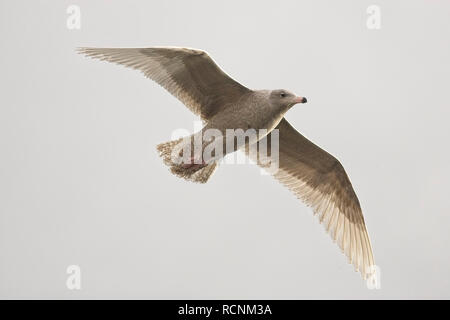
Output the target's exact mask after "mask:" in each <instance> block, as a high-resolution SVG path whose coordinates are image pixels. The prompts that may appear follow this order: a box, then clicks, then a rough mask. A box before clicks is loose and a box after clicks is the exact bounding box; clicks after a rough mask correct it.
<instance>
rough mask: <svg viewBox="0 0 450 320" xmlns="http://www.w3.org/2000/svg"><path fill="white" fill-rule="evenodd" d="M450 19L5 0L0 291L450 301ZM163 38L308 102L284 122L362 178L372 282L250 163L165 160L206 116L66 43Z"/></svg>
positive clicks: (439, 8) (384, 9) (293, 8)
mask: <svg viewBox="0 0 450 320" xmlns="http://www.w3.org/2000/svg"><path fill="white" fill-rule="evenodd" d="M72 4H75V5H78V6H79V7H80V9H81V29H80V30H69V29H68V28H67V26H66V20H67V18H68V14H67V13H66V9H67V7H68V6H69V5H72ZM371 4H376V5H378V6H379V7H380V9H381V29H379V30H369V29H368V28H367V27H366V20H367V17H368V15H367V13H366V9H367V7H368V6H369V5H371ZM449 16H450V3H449V2H448V1H443V0H442V1H432V2H431V1H425V0H422V1H418V0H415V1H406V0H405V1H386V0H385V1H375V2H374V1H366V0H364V1H339V2H338V1H331V0H330V1H323V0H320V1H318V0H315V1H312V0H311V1H226V2H224V1H195V2H194V1H164V2H161V3H156V2H155V3H154V2H153V1H112V0H108V1H106V0H104V1H80V0H73V1H56V0H54V1H23V0H22V1H1V2H0V25H1V28H0V37H1V39H2V50H1V59H0V68H1V70H2V72H1V74H0V85H1V87H2V88H3V90H2V94H1V95H0V164H1V166H0V195H1V201H0V297H1V298H71V299H79V298H149V299H152V298H209V299H215V298H235V299H239V298H242V299H248V298H252V299H298V298H326V299H328V298H339V299H346V298H356V299H366V298H367V299H381V298H387V299H390V298H450V277H449V270H450V254H449V252H450V245H449V242H450V234H449V223H450V215H449V211H450V210H449V209H450V202H449V199H448V190H449V187H450V182H449V181H450V168H449V161H450V152H449V151H448V140H449V137H450V129H449V127H448V119H449V116H450V110H449V103H448V100H449V98H448V85H449V80H450V79H449V78H450V64H449V60H448V57H449V56H450V42H449V41H448V39H449V36H450V20H449V19H448V17H449ZM162 45H173V46H188V47H193V48H200V49H204V50H207V51H208V52H209V53H210V54H211V56H212V57H213V58H214V59H215V60H216V62H217V63H218V64H219V65H220V66H221V67H222V68H223V69H224V70H225V71H226V72H227V73H228V74H230V75H231V76H232V77H234V78H235V79H236V80H237V81H239V82H241V83H242V84H244V85H246V86H248V87H250V88H254V89H275V88H285V89H288V90H291V91H293V92H295V93H297V94H299V95H304V96H306V97H308V101H309V102H308V103H307V104H305V105H301V106H299V107H297V108H294V109H292V110H291V111H289V113H288V114H287V119H288V120H289V121H290V122H291V123H292V124H293V125H294V126H295V127H296V128H297V129H298V130H299V131H300V132H302V133H303V134H304V135H306V136H307V137H308V138H310V139H311V140H312V141H314V142H315V143H317V144H318V145H320V146H321V147H323V148H324V149H326V150H327V151H329V152H330V153H332V154H333V155H335V156H336V157H337V158H338V159H339V160H340V161H341V162H342V164H343V165H344V167H345V169H346V171H347V173H348V175H349V176H350V179H351V181H352V183H353V186H354V188H355V190H356V193H357V195H358V197H359V199H360V201H361V205H362V208H363V212H364V215H365V219H366V223H367V226H368V230H369V234H370V236H371V239H372V245H373V249H374V254H375V259H376V262H377V265H379V267H380V269H381V289H380V290H368V289H367V288H366V285H365V283H364V281H363V280H361V278H360V276H359V275H358V274H357V273H356V272H354V271H353V269H352V267H351V266H350V265H348V264H347V261H346V259H345V257H344V256H343V255H342V254H341V253H340V251H339V249H338V248H337V246H336V245H335V244H333V243H332V241H331V240H330V237H329V236H328V235H327V234H326V233H325V231H324V230H323V227H322V226H321V225H319V223H318V222H317V221H316V218H315V217H313V216H312V212H311V210H310V209H309V208H307V207H306V206H305V205H304V204H302V203H301V202H299V201H298V200H297V199H296V198H295V197H294V196H293V195H292V194H291V193H290V192H289V191H288V190H287V189H285V188H284V187H283V186H281V185H280V184H279V183H278V182H277V181H275V180H274V179H272V178H271V177H270V176H262V175H260V171H259V169H258V168H257V167H254V166H250V165H224V166H221V167H220V168H219V169H218V170H217V172H216V173H215V174H214V176H213V177H212V178H211V180H210V181H209V182H208V184H206V185H197V184H192V183H189V182H186V181H184V180H180V179H179V178H177V177H175V176H173V175H171V174H170V172H169V171H168V170H167V167H165V166H164V165H163V164H162V161H161V159H160V158H159V157H158V156H157V153H156V150H155V146H156V145H157V144H158V143H160V142H163V141H167V140H169V139H170V136H171V134H172V132H173V130H175V129H177V128H187V129H192V126H193V121H194V120H196V117H195V116H194V115H193V114H191V113H190V111H189V110H188V109H187V108H185V107H184V106H183V105H182V104H181V103H180V102H179V101H178V100H176V99H175V98H173V97H172V96H171V95H170V94H169V93H167V92H166V91H164V90H163V89H162V88H161V87H159V86H158V85H156V84H155V83H153V82H151V81H150V80H148V79H146V78H144V77H143V76H142V75H141V74H140V73H138V72H137V71H133V70H129V69H125V68H123V67H120V66H116V65H113V64H109V63H105V62H99V61H94V60H91V59H88V58H85V57H83V56H81V55H77V54H76V53H75V52H74V48H75V47H78V46H98V47H102V46H103V47H146V46H162ZM69 265H78V266H80V268H81V273H82V277H81V279H82V282H81V283H82V288H81V290H73V291H71V290H68V288H67V287H66V279H67V277H68V275H67V274H66V268H67V267H68V266H69Z"/></svg>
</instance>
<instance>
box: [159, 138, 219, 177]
mask: <svg viewBox="0 0 450 320" xmlns="http://www.w3.org/2000/svg"><path fill="white" fill-rule="evenodd" d="M185 143H190V140H189V142H185V140H184V139H183V138H180V139H178V140H173V141H169V142H164V143H161V144H159V145H157V146H156V149H157V150H158V152H159V156H160V157H161V158H162V159H163V161H164V164H166V165H167V166H168V167H169V168H170V171H171V172H172V173H173V174H174V175H176V176H178V177H180V178H183V179H186V180H189V181H193V182H199V183H206V182H207V181H208V180H209V178H210V177H211V175H212V174H213V172H214V171H215V170H216V168H217V165H218V163H217V161H213V162H211V163H207V164H206V163H202V162H200V163H196V162H195V161H193V157H192V158H190V160H192V161H191V162H185V161H180V160H181V158H180V157H182V153H181V152H182V150H183V145H185Z"/></svg>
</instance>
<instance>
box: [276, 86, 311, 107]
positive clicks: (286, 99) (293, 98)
mask: <svg viewBox="0 0 450 320" xmlns="http://www.w3.org/2000/svg"><path fill="white" fill-rule="evenodd" d="M270 101H271V103H272V104H273V105H275V106H276V107H279V108H282V109H286V111H287V109H289V108H290V107H292V106H293V105H295V104H297V103H306V102H307V101H308V100H306V98H305V97H299V96H297V95H295V94H293V93H292V92H289V91H287V90H283V89H278V90H272V91H271V92H270Z"/></svg>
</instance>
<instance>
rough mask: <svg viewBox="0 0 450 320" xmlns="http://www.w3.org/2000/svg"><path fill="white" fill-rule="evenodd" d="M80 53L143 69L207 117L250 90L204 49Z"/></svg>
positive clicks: (87, 50) (123, 49)
mask: <svg viewBox="0 0 450 320" xmlns="http://www.w3.org/2000/svg"><path fill="white" fill-rule="evenodd" d="M78 52H79V53H82V54H85V55H86V56H89V57H92V58H97V59H100V60H106V61H109V62H114V63H117V64H122V65H124V66H127V67H130V68H133V69H137V70H140V71H142V72H143V73H144V75H145V76H146V77H148V78H150V79H152V80H154V81H155V82H157V83H158V84H160V85H161V86H162V87H164V88H165V89H166V90H167V91H169V92H170V93H171V94H172V95H174V96H175V97H176V98H178V99H179V100H180V101H181V102H183V103H184V104H185V105H186V106H187V107H188V108H189V109H190V110H191V111H192V112H194V113H195V114H197V115H199V116H201V117H202V119H205V120H207V119H209V118H210V117H211V116H213V115H214V114H215V113H216V112H217V111H218V110H219V109H220V108H221V107H224V106H225V105H227V104H229V103H234V102H237V101H238V100H239V98H240V97H241V96H242V95H243V94H245V93H246V92H249V91H250V90H249V89H247V88H246V87H244V86H242V85H241V84H239V83H238V82H236V81H234V80H233V79H232V78H230V77H229V76H228V75H227V74H226V73H225V72H223V71H222V70H221V69H220V68H219V67H218V66H217V64H216V63H215V62H214V61H213V60H212V59H211V57H210V56H209V55H208V53H206V52H205V51H202V50H197V49H188V48H177V47H153V48H78Z"/></svg>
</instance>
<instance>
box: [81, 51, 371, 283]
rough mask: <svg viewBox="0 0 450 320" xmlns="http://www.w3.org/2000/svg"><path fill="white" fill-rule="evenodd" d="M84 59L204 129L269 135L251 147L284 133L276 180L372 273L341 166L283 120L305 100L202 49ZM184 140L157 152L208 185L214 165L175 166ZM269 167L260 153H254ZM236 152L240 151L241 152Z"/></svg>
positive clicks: (355, 261)
mask: <svg viewBox="0 0 450 320" xmlns="http://www.w3.org/2000/svg"><path fill="white" fill-rule="evenodd" d="M78 52H80V53H82V54H85V55H86V56H89V57H93V58H97V59H100V60H106V61H109V62H114V63H117V64H122V65H125V66H127V67H130V68H133V69H137V70H140V71H142V72H143V73H144V75H145V76H146V77H148V78H150V79H152V80H154V81H155V82H157V83H158V84H159V85H161V86H162V87H164V88H165V89H166V90H167V91H169V92H170V93H171V94H172V95H174V96H175V97H176V98H178V99H179V100H180V101H181V102H182V103H183V104H185V105H186V106H187V107H188V108H189V109H190V110H191V111H192V112H194V113H195V114H197V115H199V116H200V117H201V119H202V120H203V121H204V123H205V126H204V128H203V129H202V131H201V132H204V130H207V129H211V128H213V129H218V130H220V131H221V132H224V131H225V129H243V130H246V129H248V128H254V129H267V131H268V132H269V134H268V135H267V136H264V137H260V140H259V141H254V142H253V143H255V144H254V146H257V148H258V149H257V150H259V146H260V144H261V143H262V142H264V143H267V145H268V146H269V147H268V148H267V149H268V154H267V156H270V144H271V139H270V137H271V135H272V134H273V133H272V130H273V129H278V133H279V170H278V171H276V172H275V173H273V176H274V177H275V178H276V179H277V180H278V181H280V182H281V183H282V184H283V185H285V186H286V187H287V188H288V189H290V190H291V191H292V192H293V193H294V194H295V195H296V196H297V197H298V198H300V199H301V200H303V201H304V202H305V203H306V204H307V205H309V206H311V207H312V209H313V211H314V213H315V215H317V217H318V218H319V221H320V222H321V223H322V224H323V225H324V227H325V229H326V230H327V231H328V232H329V233H330V235H331V237H332V238H333V240H334V241H335V242H337V244H338V246H339V247H340V248H341V250H342V251H343V252H344V254H345V255H346V256H347V258H348V260H349V262H350V263H351V264H353V266H354V268H355V270H356V271H359V272H360V273H361V275H362V277H363V278H364V279H366V278H367V277H369V276H371V275H373V273H374V266H375V262H374V258H373V253H372V248H371V244H370V240H369V235H368V233H367V229H366V226H365V223H364V217H363V215H362V211H361V207H360V204H359V201H358V198H357V196H356V194H355V192H354V190H353V187H352V185H351V183H350V180H349V178H348V176H347V174H346V172H345V170H344V168H343V167H342V165H341V164H340V162H339V161H338V160H337V159H336V158H335V157H333V156H332V155H330V154H329V153H328V152H326V151H324V150H323V149H321V148H319V147H318V146H317V145H315V144H314V143H312V142H311V141H309V140H308V139H306V138H305V137H304V136H302V135H301V134H300V133H299V132H298V131H297V130H295V129H294V128H293V127H292V126H291V125H290V124H289V122H288V121H287V120H286V119H285V118H284V115H285V113H286V112H287V111H288V110H289V109H290V108H291V107H292V106H293V105H295V104H297V103H305V102H306V98H304V97H298V96H296V95H294V94H292V93H291V92H289V91H287V90H251V89H248V88H246V87H245V86H243V85H241V84H239V83H238V82H236V81H235V80H233V79H232V78H231V77H229V76H228V75H227V74H226V73H225V72H223V71H222V70H221V69H220V68H219V67H218V66H217V64H216V63H215V62H214V61H213V60H212V59H211V57H210V56H209V55H208V54H207V53H206V52H205V51H202V50H198V49H190V48H178V47H152V48H79V49H78ZM179 143H180V140H177V141H170V142H166V143H162V144H160V145H158V147H157V148H158V151H159V152H160V155H161V156H162V157H163V160H164V163H166V164H167V165H168V166H169V167H170V169H171V171H172V172H173V173H174V174H176V175H178V176H180V177H183V178H185V179H187V180H191V181H195V182H201V183H205V182H206V181H207V180H208V179H209V177H210V176H211V174H212V173H213V172H214V170H215V169H216V167H217V161H211V162H208V163H204V162H201V163H200V164H196V165H195V164H193V165H186V164H178V163H174V162H173V161H172V159H171V156H170V155H171V153H172V151H173V150H174V148H175V146H177V145H178V144H179ZM240 147H242V149H244V150H245V151H246V153H247V155H248V156H249V157H250V158H252V159H253V160H254V161H255V162H256V163H258V164H259V165H261V166H262V167H265V165H264V164H263V163H266V162H264V161H263V160H264V159H263V158H264V156H266V155H265V154H264V155H262V153H256V154H253V153H250V152H249V145H248V143H247V145H245V146H240ZM240 147H236V149H238V148H240Z"/></svg>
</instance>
